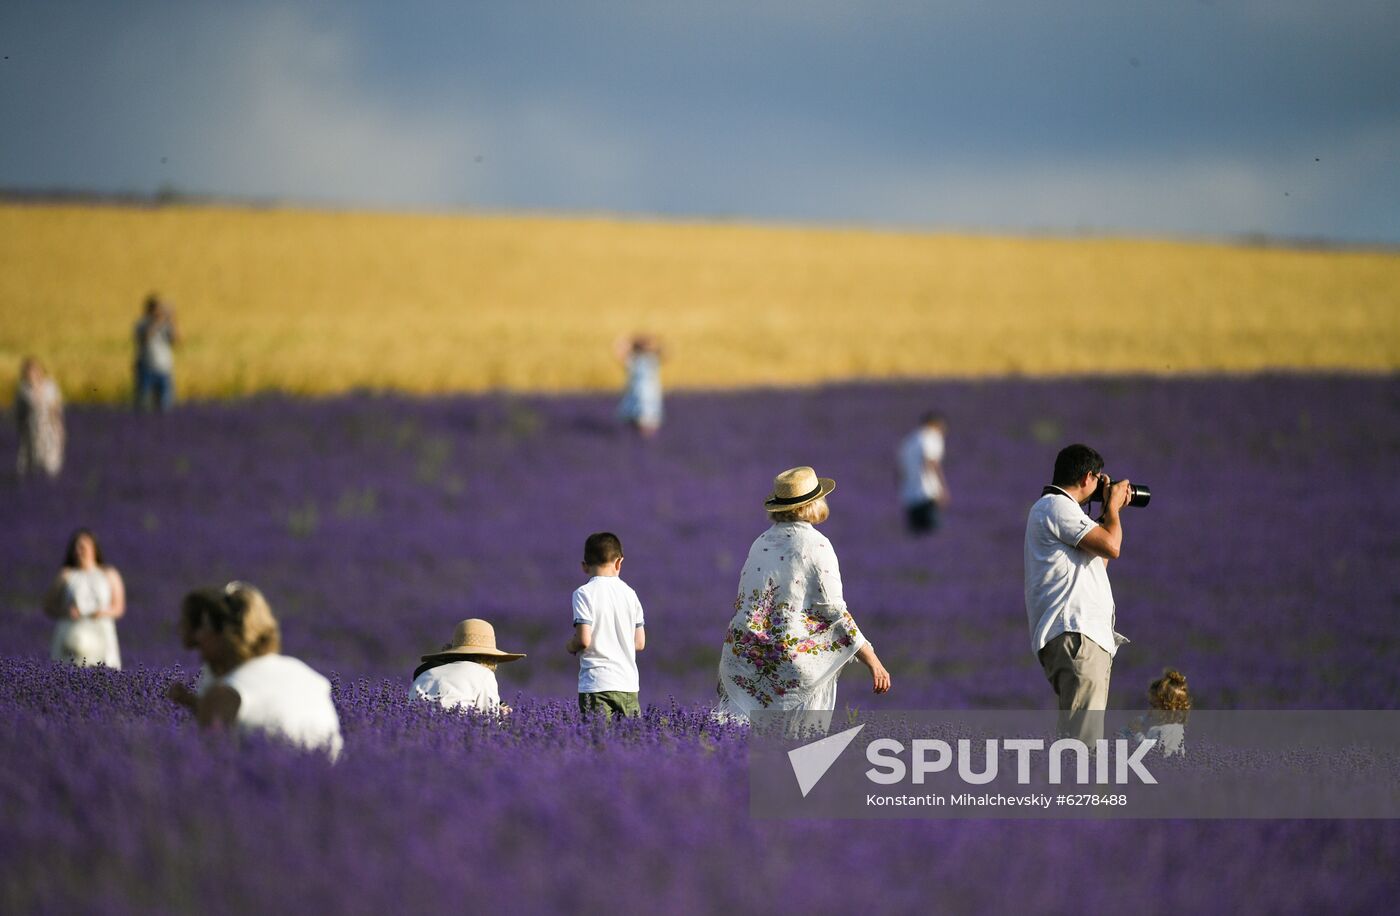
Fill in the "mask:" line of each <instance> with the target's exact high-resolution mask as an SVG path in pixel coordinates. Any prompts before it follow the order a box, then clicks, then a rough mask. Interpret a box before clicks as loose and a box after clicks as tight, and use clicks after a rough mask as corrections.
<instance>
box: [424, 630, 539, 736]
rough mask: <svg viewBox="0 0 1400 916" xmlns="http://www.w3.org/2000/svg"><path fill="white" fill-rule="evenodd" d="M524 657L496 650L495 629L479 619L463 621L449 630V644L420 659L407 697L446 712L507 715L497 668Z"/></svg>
mask: <svg viewBox="0 0 1400 916" xmlns="http://www.w3.org/2000/svg"><path fill="white" fill-rule="evenodd" d="M524 657H525V656H524V655H522V654H520V653H518V652H502V651H501V650H500V649H498V648H496V630H495V628H494V627H492V626H491V624H489V623H487V622H486V621H485V620H481V619H479V618H475V617H474V618H472V619H470V620H463V621H462V622H461V623H459V624H457V628H456V629H455V630H453V631H452V641H451V642H449V643H447V644H446V645H444V646H443V647H442V648H441V649H439V650H438V651H436V652H432V653H429V654H428V655H425V656H423V663H422V664H421V665H419V666H418V667H417V669H415V670H414V672H413V686H412V687H411V688H409V695H410V697H421V698H422V699H424V700H431V701H432V702H434V703H437V704H439V705H441V706H443V707H444V708H446V709H457V708H459V707H460V708H462V709H477V710H480V711H482V712H499V713H501V714H502V715H510V707H509V706H505V705H503V704H502V703H501V691H500V688H499V687H498V686H497V684H496V666H497V665H499V664H501V663H503V662H513V661H516V660H518V659H522V658H524Z"/></svg>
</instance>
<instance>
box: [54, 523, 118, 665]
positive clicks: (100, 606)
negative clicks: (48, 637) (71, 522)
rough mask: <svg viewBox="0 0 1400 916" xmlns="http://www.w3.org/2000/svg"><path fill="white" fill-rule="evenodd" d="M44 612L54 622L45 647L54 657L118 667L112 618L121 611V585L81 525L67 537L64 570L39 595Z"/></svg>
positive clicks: (115, 571) (87, 531) (90, 536)
mask: <svg viewBox="0 0 1400 916" xmlns="http://www.w3.org/2000/svg"><path fill="white" fill-rule="evenodd" d="M44 614H45V615H46V616H48V617H49V618H50V619H52V620H55V621H57V623H56V624H55V625H54V631H53V643H52V647H51V651H50V654H51V655H52V657H53V659H54V660H55V661H65V662H71V663H73V664H75V665H78V666H79V667H83V666H87V665H106V666H107V667H108V668H118V669H119V668H121V666H122V655H121V650H120V649H119V648H118V646H117V623H116V622H117V621H118V620H120V619H121V618H122V616H123V615H124V614H126V586H125V585H124V584H123V582H122V576H121V573H119V572H117V568H116V567H115V566H112V565H110V564H109V563H107V562H105V561H104V559H103V557H102V547H101V546H100V545H99V544H98V543H97V536H96V535H94V534H93V533H92V532H91V531H89V530H87V529H86V528H79V529H78V530H77V531H75V532H74V533H73V537H72V538H70V539H69V541H68V551H67V553H65V554H64V557H63V569H62V570H61V571H60V572H59V574H58V579H57V580H55V582H54V584H53V586H52V587H51V588H50V589H49V592H48V595H47V596H46V597H45V598H44Z"/></svg>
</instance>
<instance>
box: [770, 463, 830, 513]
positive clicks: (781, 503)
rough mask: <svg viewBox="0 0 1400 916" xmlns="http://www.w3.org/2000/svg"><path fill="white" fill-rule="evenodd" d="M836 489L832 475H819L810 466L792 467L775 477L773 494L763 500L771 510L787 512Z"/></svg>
mask: <svg viewBox="0 0 1400 916" xmlns="http://www.w3.org/2000/svg"><path fill="white" fill-rule="evenodd" d="M834 489H836V481H834V480H832V479H831V478H830V477H818V476H817V472H816V471H814V470H812V469H811V468H808V467H801V468H790V469H788V470H786V471H783V472H782V473H781V474H779V475H778V476H777V477H774V478H773V495H772V496H769V497H768V498H767V499H765V500H764V501H763V508H765V509H767V510H768V511H769V512H786V511H788V510H789V509H796V508H797V507H798V506H805V505H807V504H808V503H810V502H815V501H816V500H819V499H821V498H822V497H823V496H825V495H826V494H828V493H830V492H831V491H832V490H834Z"/></svg>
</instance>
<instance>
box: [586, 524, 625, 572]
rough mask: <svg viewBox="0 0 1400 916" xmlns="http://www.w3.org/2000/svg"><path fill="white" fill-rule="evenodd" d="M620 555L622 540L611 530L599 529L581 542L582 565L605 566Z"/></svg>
mask: <svg viewBox="0 0 1400 916" xmlns="http://www.w3.org/2000/svg"><path fill="white" fill-rule="evenodd" d="M621 556H622V541H620V540H619V539H618V537H617V535H615V534H613V533H612V532H611V531H599V532H596V533H594V534H590V535H589V536H588V540H586V541H584V542H583V565H584V566H605V565H607V564H608V563H611V562H612V561H613V560H616V559H618V558H619V557H621Z"/></svg>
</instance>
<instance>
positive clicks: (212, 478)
mask: <svg viewBox="0 0 1400 916" xmlns="http://www.w3.org/2000/svg"><path fill="white" fill-rule="evenodd" d="M928 406H939V407H941V408H943V409H944V410H945V411H946V412H947V414H948V415H949V420H950V431H949V455H948V461H947V470H948V476H949V481H950V486H951V488H952V491H953V503H952V505H951V506H950V508H949V510H948V512H947V514H946V527H945V530H943V531H942V532H940V533H939V534H938V535H936V536H935V537H933V538H930V539H925V540H912V539H910V538H908V537H906V536H905V534H904V533H903V531H902V530H901V527H900V515H899V510H898V506H897V503H896V500H895V488H894V471H893V449H894V446H895V443H896V442H897V440H898V438H899V437H900V436H901V435H902V434H903V433H904V432H906V431H907V428H908V427H910V426H912V424H913V422H914V421H915V419H916V418H917V416H918V414H919V413H920V412H921V411H922V410H924V409H925V408H927V407H928ZM612 408H613V403H612V401H611V400H610V399H608V398H604V397H594V396H588V397H558V398H545V397H520V396H507V395H499V396H494V397H484V398H456V399H432V400H415V399H408V398H402V397H397V396H393V397H390V396H375V395H368V394H366V395H361V396H352V397H346V398H339V399H333V400H326V401H297V400H287V399H276V398H273V399H265V400H264V399H260V400H254V401H247V402H242V403H231V404H198V405H187V406H184V407H182V408H181V409H180V410H179V411H178V412H176V413H174V414H172V415H170V416H167V417H159V418H157V417H135V416H132V415H130V414H128V413H126V412H124V411H120V410H113V409H109V408H96V407H80V408H74V409H72V410H71V411H70V414H69V424H68V425H69V435H70V439H71V445H70V450H69V462H68V466H67V468H66V469H65V473H64V476H63V478H62V479H61V480H60V481H58V482H57V483H54V484H37V483H27V484H26V485H25V486H22V487H20V486H17V485H16V484H15V483H14V482H13V481H12V480H10V479H8V478H7V479H5V480H4V481H3V483H0V558H3V569H0V655H3V657H4V659H3V662H0V664H3V666H4V671H3V672H0V734H2V735H3V736H4V742H3V750H0V810H3V811H4V812H5V826H4V827H3V828H0V875H3V877H2V878H0V908H3V909H4V910H6V911H23V910H35V909H39V910H70V909H73V908H78V907H81V908H88V909H94V910H110V911H114V912H122V911H133V910H144V909H150V908H157V909H201V910H206V911H213V912H247V911H250V910H274V911H290V910H300V909H306V908H310V907H315V908H325V907H328V906H329V907H333V908H335V909H339V910H349V911H375V910H386V909H394V910H397V909H407V908H409V907H415V906H434V905H439V904H441V903H443V902H444V901H450V902H454V903H460V902H462V901H478V900H479V901H480V902H482V903H483V904H502V905H504V904H508V903H513V904H515V905H516V906H518V907H519V908H521V909H524V910H537V909H541V908H546V907H548V908H567V909H572V910H578V911H584V912H598V911H604V910H615V909H618V908H623V909H626V908H634V909H636V908H642V909H660V908H663V907H664V908H669V909H673V910H677V911H694V910H713V909H718V908H721V907H740V908H742V909H744V910H749V909H756V908H760V907H766V908H777V907H781V908H784V909H787V908H801V907H806V908H808V909H811V910H813V911H816V912H834V911H837V910H848V909H851V908H853V907H855V908H861V909H865V908H877V909H886V910H890V911H916V910H917V911H927V910H929V909H951V910H967V909H971V908H991V909H1006V908H1011V909H1016V910H1018V911H1021V912H1056V911H1061V910H1067V909H1075V910H1077V911H1081V912H1082V911H1084V910H1085V909H1087V908H1090V907H1092V908H1093V909H1096V910H1100V909H1126V908H1132V909H1139V908H1143V907H1145V908H1147V909H1149V911H1151V910H1159V909H1168V908H1171V909H1180V908H1182V907H1193V908H1196V909H1212V910H1213V909H1220V908H1222V907H1224V906H1235V907H1237V908H1243V909H1246V910H1251V911H1274V912H1281V911H1293V912H1314V911H1318V910H1319V909H1323V908H1325V909H1329V910H1345V911H1364V910H1368V909H1376V910H1379V909H1381V908H1382V907H1385V908H1388V906H1387V904H1389V903H1390V902H1392V901H1393V896H1394V893H1395V891H1396V890H1397V882H1396V879H1395V877H1394V874H1393V865H1392V863H1393V862H1394V861H1395V860H1396V859H1397V857H1400V829H1397V828H1396V827H1395V826H1394V825H1392V824H1390V823H1388V822H1348V823H1332V822H1259V823H1244V822H1224V823H1214V822H1179V823H1156V822H1120V823H1098V824H1070V823H1041V824H1025V823H1000V822H975V823H973V822H969V823H922V822H917V821H909V822H900V823H898V824H896V825H894V826H891V825H888V824H873V823H840V822H808V823H782V822H771V823H769V822H754V821H752V820H750V819H749V817H748V814H747V790H746V788H745V777H744V773H745V771H744V765H745V764H744V761H745V744H744V737H743V735H742V734H741V733H739V732H735V731H733V730H727V729H722V728H718V727H716V726H714V725H712V724H709V723H707V722H706V720H705V718H704V716H703V710H704V708H705V706H706V705H707V704H708V703H709V702H711V698H712V697H713V690H714V669H715V665H716V662H717V657H718V649H719V644H720V641H721V640H722V638H723V630H724V626H725V623H726V622H727V620H728V618H729V615H730V613H731V606H732V602H733V598H734V589H735V585H736V583H737V579H738V573H739V566H740V565H741V563H742V561H743V558H744V555H745V553H746V551H747V548H748V545H749V543H750V542H751V541H752V540H753V538H754V537H756V536H757V535H758V533H759V532H760V531H761V530H762V529H763V527H764V525H765V520H764V516H763V513H762V510H761V507H760V503H761V500H762V498H763V496H764V495H765V494H766V492H767V489H768V486H769V483H770V481H771V478H772V476H773V474H774V473H776V472H777V471H779V470H782V469H783V468H786V467H789V466H791V465H794V464H804V463H805V464H812V465H814V466H815V467H816V468H817V469H818V471H819V472H820V473H822V474H824V475H829V476H832V477H835V478H836V479H837V481H838V488H837V491H836V493H835V494H833V496H832V497H831V506H832V518H831V520H830V521H829V522H828V523H827V524H826V525H824V526H823V530H824V532H825V533H826V534H828V536H829V537H830V538H831V540H832V542H833V543H834V545H835V547H836V550H837V553H838V555H839V556H840V560H841V564H842V573H843V577H844V579H845V585H846V597H847V600H848V602H849V604H850V607H851V610H852V612H853V614H854V615H855V617H856V619H857V621H858V622H859V623H860V625H861V627H862V629H863V630H864V631H865V632H866V634H867V636H868V637H869V638H870V639H871V641H872V642H873V643H874V645H875V646H876V648H877V649H878V651H879V652H880V655H881V658H882V660H883V661H884V662H885V664H886V665H887V666H888V667H889V669H890V671H891V673H892V675H893V678H894V690H893V692H892V693H891V694H890V695H889V696H888V697H886V698H881V699H880V700H879V701H878V702H879V703H880V706H881V708H891V709H893V708H911V709H912V708H977V707H992V708H1003V707H1004V708H1035V707H1043V706H1048V705H1049V703H1048V700H1049V692H1048V687H1047V686H1046V685H1045V684H1044V681H1043V678H1042V676H1041V674H1040V672H1039V668H1038V665H1037V664H1036V662H1035V660H1034V658H1033V656H1032V655H1031V653H1030V651H1029V640H1028V636H1027V633H1026V622H1025V612H1024V608H1023V605H1022V600H1021V538H1022V532H1023V530H1024V524H1025V513H1026V509H1027V507H1028V506H1029V504H1030V502H1031V501H1032V500H1034V498H1035V497H1036V496H1037V495H1038V494H1039V491H1040V487H1041V485H1042V484H1043V483H1044V482H1045V481H1046V478H1047V477H1048V475H1049V470H1050V464H1051V462H1052V461H1053V457H1054V453H1055V451H1056V450H1057V449H1058V448H1059V447H1060V446H1061V445H1064V444H1066V443H1068V442H1071V441H1077V440H1079V441H1086V442H1089V443H1090V444H1092V445H1094V446H1095V447H1096V448H1098V449H1099V450H1100V451H1101V452H1102V453H1103V454H1104V455H1105V457H1106V458H1107V460H1108V468H1107V470H1108V471H1109V472H1110V473H1112V474H1114V475H1115V476H1128V477H1131V478H1132V479H1134V480H1138V481H1141V482H1145V483H1148V484H1150V485H1151V486H1152V488H1153V493H1154V498H1153V503H1152V505H1151V506H1150V507H1148V508H1147V509H1143V510H1129V512H1128V518H1127V520H1126V523H1125V529H1126V537H1125V547H1124V555H1123V558H1122V559H1120V560H1119V561H1116V562H1115V563H1114V565H1113V570H1112V575H1113V581H1114V589H1115V593H1116V595H1117V599H1118V605H1119V611H1118V614H1119V616H1118V621H1119V629H1120V630H1122V631H1123V632H1124V633H1126V634H1127V635H1128V636H1129V637H1131V638H1132V639H1133V643H1132V644H1131V645H1129V646H1127V647H1126V648H1125V649H1124V650H1123V651H1122V652H1121V653H1120V655H1119V656H1118V660H1117V661H1116V663H1115V666H1114V695H1113V698H1112V703H1111V705H1113V706H1117V707H1126V706H1137V705H1140V699H1141V691H1142V689H1143V688H1145V686H1146V684H1147V682H1148V681H1149V680H1150V679H1151V678H1152V677H1153V676H1154V675H1155V674H1156V673H1157V672H1158V671H1160V669H1161V667H1162V666H1163V665H1166V664H1171V665H1174V666H1176V667H1179V668H1180V669H1181V670H1183V671H1184V672H1186V673H1187V675H1188V677H1189V678H1190V680H1191V684H1192V688H1193V692H1194V693H1195V695H1196V697H1197V705H1198V706H1200V707H1205V708H1362V709H1364V708H1395V706H1396V703H1397V699H1396V698H1397V696H1400V690H1398V689H1397V688H1400V626H1397V623H1396V620H1397V613H1400V578H1398V577H1397V576H1396V574H1395V572H1394V570H1395V567H1396V561H1397V559H1400V529H1397V527H1396V525H1395V520H1396V518H1397V517H1400V490H1397V487H1396V473H1395V468H1396V467H1398V466H1400V381H1397V379H1395V378H1394V377H1352V376H1337V377H1327V376H1269V377H1247V378H1238V379H1228V380H1226V379H1175V380H1161V379H1147V378H1117V379H1093V380H1065V381H1029V380H1024V381H994V382H977V383H973V382H968V383H918V384H913V383H911V384H907V385H859V384H854V385H845V386H838V387H831V388H826V389H816V390H800V391H785V390H771V391H749V392H739V393H724V394H721V393H714V394H684V395H675V396H672V397H671V398H670V399H668V402H667V413H668V424H667V426H666V427H665V428H664V429H663V431H662V433H661V435H660V437H659V438H658V439H657V440H656V441H653V442H640V441H636V440H634V439H632V438H629V437H628V436H626V435H623V434H622V432H621V431H620V430H618V429H616V428H615V426H614V423H613V421H612ZM13 447H14V440H13V432H12V429H11V428H9V427H6V428H5V429H4V430H3V432H2V433H0V454H10V453H12V451H11V450H12V449H13ZM78 525H86V526H89V527H91V528H93V529H94V530H95V531H96V532H97V533H98V535H99V536H100V537H101V538H102V543H103V547H104V550H105V552H106V553H107V557H108V559H109V561H111V562H113V563H115V564H116V565H117V566H118V567H119V568H120V569H121V571H122V573H123V575H124V576H125V578H126V582H127V590H128V613H127V616H126V618H125V619H124V620H122V621H121V622H120V623H119V632H120V635H121V640H122V652H123V658H124V662H125V664H126V668H127V670H126V671H124V672H120V673H114V672H108V671H91V670H90V671H72V670H65V669H61V668H57V667H55V666H52V665H50V664H49V663H48V662H47V661H46V651H47V645H48V637H49V632H50V625H49V623H48V621H46V620H44V619H43V617H42V615H41V614H40V613H39V610H38V603H39V598H40V596H41V594H42V592H43V590H44V588H45V586H46V585H47V583H48V582H49V580H50V579H51V578H52V577H53V576H54V575H55V573H56V571H57V568H58V564H59V561H60V559H61V557H62V553H63V548H64V545H65V541H66V538H67V536H68V534H69V533H70V532H71V530H72V529H73V528H74V527H76V526H78ZM602 528H607V529H611V530H614V531H616V532H617V533H618V534H619V535H620V536H621V538H622V540H623V544H624V547H625V550H626V554H627V560H626V564H625V566H624V568H623V576H624V578H626V579H627V580H628V581H629V582H630V583H631V584H632V585H633V586H634V587H635V588H636V589H637V591H638V593H639V595H640V596H641V599H642V601H643V604H644V605H645V607H646V611H647V621H648V648H647V651H646V652H645V653H643V655H642V656H641V658H640V663H641V669H642V701H643V705H644V706H648V707H649V710H648V714H647V717H646V718H645V719H644V720H643V721H641V722H636V723H625V724H623V725H621V726H619V727H617V728H614V729H612V730H598V729H595V728H594V727H593V726H588V725H584V724H581V723H580V722H578V721H577V719H576V717H575V716H574V715H573V714H572V712H571V709H572V704H573V691H574V669H573V660H572V659H571V658H570V657H569V656H568V655H566V654H565V653H564V650H563V644H564V642H565V640H566V639H567V638H568V635H569V629H570V627H569V622H570V616H569V603H568V601H569V594H570V592H571V590H572V589H573V588H574V587H575V586H576V585H577V584H579V583H580V581H581V573H580V571H579V567H578V561H579V555H580V552H581V548H582V542H583V538H584V537H585V536H586V535H587V534H588V533H589V532H591V531H594V530H598V529H602ZM235 577H237V578H243V579H247V580H250V581H252V582H254V583H256V584H258V585H259V586H260V587H261V588H262V589H263V590H264V591H265V592H266V593H267V595H268V597H269V599H270V600H271V601H272V604H273V607H274V608H275V609H276V611H277V612H278V614H279V616H280V617H281V618H282V620H283V625H284V637H285V649H286V651H287V652H288V653H289V654H293V655H296V656H298V657H301V658H303V659H305V660H306V661H308V662H309V663H310V664H312V665H313V666H315V667H316V668H318V669H319V670H322V671H323V672H326V673H328V674H330V673H334V674H335V675H336V682H337V685H338V687H337V702H338V704H339V706H340V709H341V715H342V718H343V719H344V723H345V734H346V742H347V751H346V756H345V759H344V760H343V761H342V762H341V763H340V764H337V765H336V766H334V767H330V766H328V765H326V764H325V763H323V762H322V761H320V760H318V759H315V758H308V757H305V756H303V755H299V754H296V753H293V752H291V751H288V750H286V749H284V748H281V747H278V746H270V745H262V744H259V743H257V742H251V743H248V744H245V746H243V747H241V748H238V749H237V752H236V753H235V751H234V749H233V748H231V747H229V746H226V745H225V744H224V743H223V742H219V741H212V742H211V741H206V740H203V738H202V736H200V735H198V734H197V733H195V731H194V729H193V727H192V726H191V724H190V723H188V722H187V721H184V719H183V718H182V717H181V716H179V715H177V711H176V710H175V709H174V708H173V707H170V706H169V705H168V704H166V703H165V702H164V701H163V700H161V699H160V695H161V692H162V690H163V688H164V685H165V683H166V682H167V681H168V680H169V679H170V678H171V677H176V676H180V677H186V678H188V677H190V671H189V669H190V668H191V667H192V666H193V665H194V659H193V658H192V657H191V656H188V655H186V654H185V653H183V651H182V650H181V649H180V647H179V645H178V641H177V639H176V637H175V633H174V617H175V612H176V609H177V606H178V601H179V598H180V596H181V595H182V594H183V593H184V592H185V591H187V590H188V589H190V588H191V587H194V586H198V585H206V584H219V583H222V582H223V581H225V580H227V579H230V578H235ZM467 616H483V617H486V618H488V619H490V620H491V621H492V622H493V623H495V625H496V628H497V634H498V638H499V639H500V641H501V643H502V645H503V646H504V647H506V648H508V649H518V651H524V652H527V653H529V656H530V657H529V658H527V659H525V660H523V661H521V662H519V663H517V664H514V665H511V666H507V667H503V668H502V669H501V671H500V674H499V676H500V680H501V686H502V694H503V696H505V697H506V698H507V699H508V701H510V700H512V699H513V701H514V703H515V705H516V706H517V709H518V714H517V715H516V716H514V717H513V718H512V720H511V721H510V722H509V724H507V725H505V726H499V725H493V724H490V723H488V722H486V721H484V720H479V719H475V718H472V717H469V716H458V715H455V714H446V713H441V712H437V711H434V710H430V709H424V708H422V707H416V706H411V705H409V704H407V702H406V701H405V699H404V692H405V691H406V688H407V683H408V674H409V672H410V671H411V670H412V668H413V664H414V662H415V661H416V660H417V657H418V655H419V654H421V653H423V652H424V651H427V650H429V649H430V648H433V647H434V646H436V645H437V644H439V643H441V642H442V641H443V640H444V639H446V637H447V636H448V635H449V634H450V632H451V628H452V624H453V623H454V622H455V621H457V620H458V619H460V618H462V617H467ZM176 665H183V666H184V667H183V669H180V670H176V669H175V667H174V666H176ZM862 671H863V669H853V670H850V671H848V673H847V676H846V678H845V679H844V680H843V683H842V686H841V692H840V697H839V699H840V701H841V703H842V704H843V705H845V704H850V705H852V706H857V707H872V706H873V705H874V704H875V703H876V702H877V701H876V699H875V698H874V697H872V696H871V695H870V694H869V687H868V683H867V682H866V681H865V680H864V679H863V678H862V677H861V674H862ZM1085 863H1092V872H1093V876H1094V880H1093V881H1089V882H1086V881H1085V879H1084V875H1085V868H1086V865H1085ZM603 878H607V879H608V881H609V882H614V883H615V885H616V889H612V888H611V886H610V885H609V884H605V883H604V881H603V880H602V879H603Z"/></svg>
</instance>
